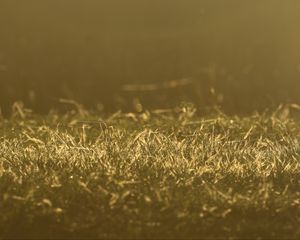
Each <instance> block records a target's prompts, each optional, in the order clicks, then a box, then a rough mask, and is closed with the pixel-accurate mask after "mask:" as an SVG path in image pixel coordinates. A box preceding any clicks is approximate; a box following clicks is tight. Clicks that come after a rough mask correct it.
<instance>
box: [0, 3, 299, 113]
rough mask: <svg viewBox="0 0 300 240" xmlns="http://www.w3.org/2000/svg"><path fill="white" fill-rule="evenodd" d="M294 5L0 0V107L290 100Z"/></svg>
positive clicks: (295, 89)
mask: <svg viewBox="0 0 300 240" xmlns="http://www.w3.org/2000/svg"><path fill="white" fill-rule="evenodd" d="M299 23H300V1H296V0H285V1H282V0H253V1H240V0H226V1H219V0H193V1H192V0H184V1H182V0H163V1H158V0H151V1H148V0H109V1H108V0H106V1H105V0H86V1H79V0H63V1H59V0H43V1H40V0H34V1H33V0H26V1H18V0H1V1H0V106H1V109H2V112H4V113H8V112H9V111H10V109H11V105H12V103H13V102H15V101H16V100H21V101H23V102H24V103H25V105H26V106H27V107H30V108H32V109H34V110H35V111H36V112H41V113H45V112H48V111H49V109H51V108H59V107H60V105H61V104H60V103H59V99H73V100H76V101H77V102H80V103H82V104H83V105H84V106H86V107H88V108H95V107H96V106H98V108H99V107H100V108H103V107H104V111H108V112H109V111H115V110H116V109H123V110H125V111H132V110H134V108H135V105H136V104H137V102H138V103H142V105H143V106H144V107H145V108H148V109H151V108H167V107H172V106H175V105H177V104H178V103H179V102H181V101H183V100H184V101H191V102H193V103H195V104H196V105H198V106H199V107H200V108H206V107H208V106H212V105H219V106H221V107H222V109H224V111H226V112H229V113H248V112H252V111H254V110H263V109H265V108H271V107H273V106H277V105H278V104H279V103H299V102H300V94H299V93H300V90H299V87H300V80H299V76H300V26H299Z"/></svg>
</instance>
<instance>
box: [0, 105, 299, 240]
mask: <svg viewBox="0 0 300 240" xmlns="http://www.w3.org/2000/svg"><path fill="white" fill-rule="evenodd" d="M299 123H300V121H299V119H297V118H291V117H285V118H284V119H283V118H282V117H278V115H277V114H253V115H252V116H247V117H238V116H231V117H230V116H226V115H224V114H222V113H218V114H214V115H211V116H207V117H197V116H194V109H193V108H191V107H184V108H182V109H181V111H179V112H169V113H158V111H157V112H152V113H149V112H144V113H140V114H122V113H116V114H114V115H112V116H110V117H105V118H104V117H102V118H101V117H99V116H98V115H96V114H92V113H88V112H87V111H83V110H82V109H81V111H79V110H78V111H73V112H70V113H68V114H65V115H61V114H56V113H54V112H53V113H51V114H49V115H48V116H38V115H33V114H31V113H30V112H29V111H26V110H24V109H22V107H20V106H18V105H16V106H15V113H14V114H13V116H12V117H11V118H9V119H8V118H6V119H4V118H2V119H1V120H0V213H1V214H0V238H3V239H7V238H23V239H24V238H30V239H32V238H47V239H49V238H114V239H115V238H131V239H132V238H143V239H146V238H149V239H150V238H160V239H161V238H182V239H183V238H184V239H188V238H205V239H207V238H213V239H215V238H231V239H240V238H247V239H249V238H251V239H254V238H257V239H261V238H267V239H293V238H298V239H299V238H300V227H299V226H300V142H299V141H300V124H299Z"/></svg>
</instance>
